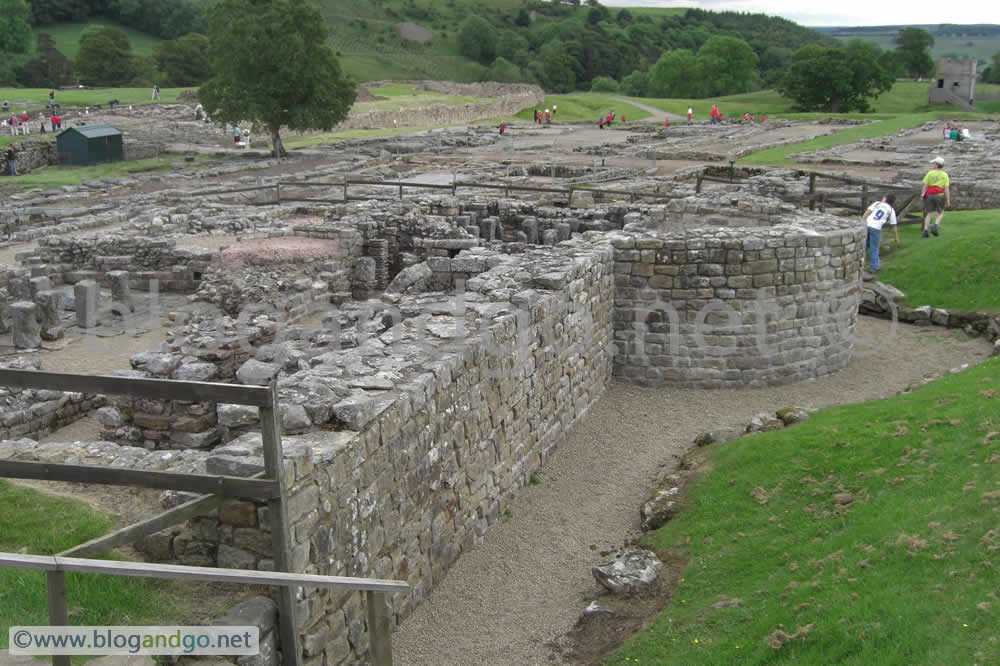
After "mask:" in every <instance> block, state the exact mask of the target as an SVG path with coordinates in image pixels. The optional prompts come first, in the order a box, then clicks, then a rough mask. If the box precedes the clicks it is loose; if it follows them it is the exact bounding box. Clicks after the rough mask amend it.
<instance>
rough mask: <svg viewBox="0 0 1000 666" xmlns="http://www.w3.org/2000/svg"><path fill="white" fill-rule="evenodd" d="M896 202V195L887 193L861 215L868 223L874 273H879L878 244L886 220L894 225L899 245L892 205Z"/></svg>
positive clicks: (893, 229)
mask: <svg viewBox="0 0 1000 666" xmlns="http://www.w3.org/2000/svg"><path fill="white" fill-rule="evenodd" d="M894 203H896V195H894V194H886V195H885V196H884V197H882V200H881V201H876V202H875V203H873V204H872V205H871V206H869V207H868V210H866V211H865V214H864V215H862V216H861V219H862V220H864V221H865V222H866V223H867V224H868V261H869V263H870V267H871V272H872V273H878V267H879V257H878V246H879V243H881V242H882V225H884V224H885V223H886V222H888V223H889V224H891V225H892V233H893V234H894V235H895V236H896V245H899V228H898V227H897V226H896V209H895V208H893V207H892V205H893V204H894Z"/></svg>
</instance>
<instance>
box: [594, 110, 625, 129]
mask: <svg viewBox="0 0 1000 666" xmlns="http://www.w3.org/2000/svg"><path fill="white" fill-rule="evenodd" d="M615 118H616V116H615V112H614V111H608V113H607V115H605V116H601V117H600V118H598V119H597V126H598V127H600V128H601V129H604V128H605V127H611V123H613V122H614V121H615ZM622 122H625V116H622Z"/></svg>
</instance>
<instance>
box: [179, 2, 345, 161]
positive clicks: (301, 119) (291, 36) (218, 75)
mask: <svg viewBox="0 0 1000 666" xmlns="http://www.w3.org/2000/svg"><path fill="white" fill-rule="evenodd" d="M237 19H238V20H237ZM209 21H210V25H211V30H210V33H209V36H208V37H209V43H210V46H209V55H210V59H211V62H212V73H213V78H212V79H210V80H209V81H208V82H206V83H205V85H203V86H202V87H201V88H200V89H199V90H198V99H199V100H200V101H201V102H202V104H204V106H205V111H206V113H208V114H209V115H210V116H212V117H213V118H215V119H216V120H220V121H222V122H228V123H237V122H240V121H251V122H254V123H261V124H263V125H264V126H265V127H267V129H268V131H269V132H270V134H271V141H272V143H273V155H274V156H276V157H280V156H283V155H287V151H286V150H285V147H284V146H283V145H282V143H281V134H280V130H281V128H282V127H287V128H288V129H291V130H295V131H304V130H316V129H318V130H324V131H329V130H331V129H333V126H334V125H336V124H337V123H339V122H340V121H342V120H344V119H345V118H347V114H348V112H349V111H350V110H351V105H352V104H354V99H355V97H356V96H357V90H356V86H355V83H354V81H352V80H350V79H349V78H348V77H346V76H345V75H344V74H343V73H342V72H341V69H340V65H339V63H338V62H337V59H336V58H335V57H334V55H333V51H331V50H330V47H328V46H327V45H326V38H327V29H326V22H325V21H324V20H323V15H322V14H321V13H320V11H319V10H318V9H317V8H316V7H315V6H314V5H312V4H309V3H307V2H306V1H305V0H219V2H217V3H216V4H215V5H214V6H213V7H212V8H211V10H210V19H209Z"/></svg>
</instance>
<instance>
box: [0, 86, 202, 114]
mask: <svg viewBox="0 0 1000 666" xmlns="http://www.w3.org/2000/svg"><path fill="white" fill-rule="evenodd" d="M182 90H188V88H160V101H162V102H176V101H177V95H178V94H180V92H181V91H182ZM151 96H152V89H151V88H96V89H93V90H92V89H89V88H84V89H80V90H59V91H57V92H56V102H58V103H59V104H62V105H63V106H64V107H66V106H70V107H84V106H92V105H94V104H102V105H103V104H107V102H108V100H112V99H117V100H118V101H119V102H120V103H121V104H123V105H126V106H127V105H129V104H149V103H150V97H151ZM0 100H6V101H8V102H10V104H11V106H12V107H18V108H19V109H20V108H21V107H24V108H26V109H27V110H29V111H31V110H32V109H40V108H44V107H45V105H46V104H48V103H49V89H48V88H0Z"/></svg>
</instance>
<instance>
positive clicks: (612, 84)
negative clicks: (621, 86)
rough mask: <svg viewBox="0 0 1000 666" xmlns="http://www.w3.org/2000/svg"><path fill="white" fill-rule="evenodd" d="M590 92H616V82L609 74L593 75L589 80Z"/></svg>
mask: <svg viewBox="0 0 1000 666" xmlns="http://www.w3.org/2000/svg"><path fill="white" fill-rule="evenodd" d="M590 92H609V93H616V92H618V82H617V81H615V80H614V79H613V78H611V77H610V76H595V77H594V80H593V81H591V82H590Z"/></svg>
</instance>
